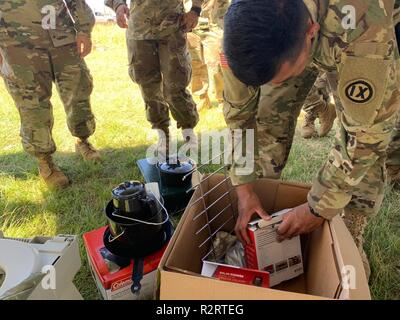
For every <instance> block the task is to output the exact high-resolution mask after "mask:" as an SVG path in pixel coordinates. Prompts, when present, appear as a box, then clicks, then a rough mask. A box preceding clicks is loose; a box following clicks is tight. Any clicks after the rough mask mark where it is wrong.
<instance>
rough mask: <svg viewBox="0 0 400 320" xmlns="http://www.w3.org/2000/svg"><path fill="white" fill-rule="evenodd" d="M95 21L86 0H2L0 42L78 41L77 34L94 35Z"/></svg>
mask: <svg viewBox="0 0 400 320" xmlns="http://www.w3.org/2000/svg"><path fill="white" fill-rule="evenodd" d="M53 13H54V15H53V16H54V18H55V19H53V18H52V14H53ZM94 23H95V18H94V15H93V12H92V10H91V9H90V7H89V6H88V5H87V4H86V2H85V0H65V1H63V0H0V45H18V44H21V43H30V44H33V45H40V44H43V42H46V43H48V42H50V43H52V44H53V45H54V46H55V47H60V46H63V45H66V44H70V43H73V42H75V41H76V35H77V34H85V35H87V36H90V34H91V31H92V29H93V26H94Z"/></svg>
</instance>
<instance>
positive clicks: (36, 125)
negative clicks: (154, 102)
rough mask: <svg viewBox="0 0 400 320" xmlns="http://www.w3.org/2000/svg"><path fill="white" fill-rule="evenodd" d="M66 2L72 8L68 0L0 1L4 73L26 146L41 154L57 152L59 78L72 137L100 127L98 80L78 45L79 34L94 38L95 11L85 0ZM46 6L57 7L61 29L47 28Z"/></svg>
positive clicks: (57, 27) (86, 134)
mask: <svg viewBox="0 0 400 320" xmlns="http://www.w3.org/2000/svg"><path fill="white" fill-rule="evenodd" d="M66 4H67V5H68V10H67V8H66V7H65V4H64V2H63V1H62V0H31V1H26V0H20V1H11V0H5V1H4V0H3V1H0V13H1V16H0V50H1V54H2V56H3V58H4V61H3V66H2V69H1V74H2V76H3V78H4V80H5V84H6V87H7V89H8V92H9V93H10V94H11V96H12V98H13V99H14V101H15V104H16V106H17V108H18V111H19V114H20V117H21V137H22V144H23V147H24V149H25V151H27V152H28V153H30V154H32V155H34V156H36V157H42V156H45V155H50V154H52V153H54V152H55V150H56V146H55V143H54V140H53V138H52V134H51V131H52V127H53V114H52V105H51V103H50V97H51V92H52V82H53V81H54V82H55V83H56V86H57V90H58V93H59V95H60V97H61V100H62V102H63V104H64V108H65V111H66V114H67V123H68V128H69V130H70V131H71V133H72V135H73V136H75V137H78V138H81V139H86V138H88V137H89V136H90V135H92V134H93V132H94V130H95V119H94V116H93V114H92V111H91V107H90V100H89V98H90V94H91V92H92V87H93V85H92V78H91V75H90V73H89V70H88V68H87V67H86V64H85V62H84V61H83V59H81V58H80V56H79V54H78V51H77V46H76V35H77V34H82V35H86V36H88V37H89V36H90V34H91V31H92V28H93V26H94V15H93V13H92V11H91V9H90V8H89V7H88V6H87V5H86V3H85V1H84V0H76V1H72V0H69V1H66ZM45 6H52V7H54V8H55V12H56V14H57V15H56V25H55V29H50V30H46V29H44V28H43V27H42V19H43V18H44V16H45V14H42V13H41V10H42V8H44V9H46V8H47V9H48V8H50V7H45ZM68 11H69V12H70V14H71V16H72V18H71V16H70V15H69V13H68ZM72 19H73V20H72ZM73 21H74V22H73Z"/></svg>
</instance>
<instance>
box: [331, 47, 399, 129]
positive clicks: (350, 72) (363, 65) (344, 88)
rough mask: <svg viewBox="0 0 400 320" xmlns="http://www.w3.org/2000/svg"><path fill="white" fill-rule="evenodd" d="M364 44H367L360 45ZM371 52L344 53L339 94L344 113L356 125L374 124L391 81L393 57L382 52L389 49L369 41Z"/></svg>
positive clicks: (340, 71)
mask: <svg viewBox="0 0 400 320" xmlns="http://www.w3.org/2000/svg"><path fill="white" fill-rule="evenodd" d="M358 45H360V47H361V45H364V44H358ZM365 45H366V46H365V47H367V45H368V51H369V52H371V53H374V54H368V53H366V52H364V50H360V51H362V54H360V52H357V51H356V52H355V54H354V53H352V54H351V55H349V54H347V53H343V54H342V63H341V65H340V67H339V83H338V94H339V97H340V100H341V102H342V105H343V112H344V114H345V116H346V117H347V119H348V120H349V121H351V122H352V123H351V124H352V125H372V124H373V123H374V120H375V118H376V116H377V114H378V112H379V109H380V108H381V107H382V104H383V102H384V98H385V94H386V90H387V87H388V83H389V72H390V69H391V66H392V63H393V59H392V57H389V56H385V55H384V54H381V55H380V54H376V53H379V52H389V46H388V45H387V44H381V43H368V44H365Z"/></svg>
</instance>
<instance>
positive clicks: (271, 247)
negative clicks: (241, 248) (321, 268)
mask: <svg viewBox="0 0 400 320" xmlns="http://www.w3.org/2000/svg"><path fill="white" fill-rule="evenodd" d="M289 211H290V209H287V210H281V211H279V212H276V213H274V214H273V215H272V219H271V220H270V221H265V220H263V219H256V220H254V221H252V222H250V223H249V226H248V234H249V238H250V241H251V243H250V244H249V245H247V246H246V248H245V252H246V264H247V267H248V268H251V269H257V270H262V271H266V272H268V273H269V275H270V277H269V279H270V280H269V283H270V286H271V287H273V286H276V285H277V284H279V283H281V282H283V281H286V280H290V279H293V278H295V277H297V276H299V275H301V274H302V273H303V259H302V256H301V244H300V236H297V237H293V238H292V239H290V240H285V241H282V242H278V241H277V237H278V234H277V232H276V231H277V228H278V226H279V224H280V223H281V222H282V217H283V215H284V214H285V213H287V212H289Z"/></svg>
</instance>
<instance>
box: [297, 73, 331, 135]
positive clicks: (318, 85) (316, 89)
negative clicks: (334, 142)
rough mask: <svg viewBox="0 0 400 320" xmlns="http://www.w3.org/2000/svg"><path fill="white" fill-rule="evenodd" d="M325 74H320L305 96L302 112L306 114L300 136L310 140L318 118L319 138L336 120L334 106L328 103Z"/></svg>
mask: <svg viewBox="0 0 400 320" xmlns="http://www.w3.org/2000/svg"><path fill="white" fill-rule="evenodd" d="M329 100H330V95H329V90H328V82H327V79H326V73H320V74H319V75H318V78H317V80H316V81H315V83H314V86H313V88H312V89H311V91H310V93H309V94H308V96H307V99H306V101H305V103H304V106H303V110H304V112H305V113H306V115H305V118H304V122H303V126H302V127H301V136H302V137H303V138H305V139H310V138H312V137H313V136H314V134H315V120H316V119H317V118H318V119H319V123H320V128H319V131H318V136H319V137H325V136H326V135H327V134H328V133H329V131H331V129H332V126H333V123H334V121H335V119H336V110H335V105H334V104H332V103H331V102H330V101H329Z"/></svg>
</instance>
